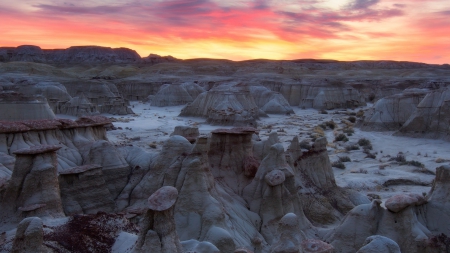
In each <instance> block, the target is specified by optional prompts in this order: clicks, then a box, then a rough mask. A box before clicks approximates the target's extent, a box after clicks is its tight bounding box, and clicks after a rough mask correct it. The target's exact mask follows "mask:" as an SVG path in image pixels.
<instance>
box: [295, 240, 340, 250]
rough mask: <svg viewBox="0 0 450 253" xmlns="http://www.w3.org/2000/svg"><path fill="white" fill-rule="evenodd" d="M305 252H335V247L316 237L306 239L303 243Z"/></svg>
mask: <svg viewBox="0 0 450 253" xmlns="http://www.w3.org/2000/svg"><path fill="white" fill-rule="evenodd" d="M301 246H302V252H303V253H333V252H334V247H333V246H332V245H330V244H328V243H326V242H323V241H320V240H316V239H306V240H303V241H302V243H301Z"/></svg>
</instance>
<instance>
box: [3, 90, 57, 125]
mask: <svg viewBox="0 0 450 253" xmlns="http://www.w3.org/2000/svg"><path fill="white" fill-rule="evenodd" d="M0 110H1V111H2V113H1V114H0V121H17V120H39V119H54V118H55V114H54V113H53V111H52V109H51V108H50V106H49V105H48V103H47V100H46V99H45V98H42V97H25V96H23V95H21V94H18V93H0Z"/></svg>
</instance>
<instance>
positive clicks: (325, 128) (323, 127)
mask: <svg viewBox="0 0 450 253" xmlns="http://www.w3.org/2000/svg"><path fill="white" fill-rule="evenodd" d="M319 126H320V127H321V128H322V129H323V130H327V125H325V124H323V123H322V124H320V125H319Z"/></svg>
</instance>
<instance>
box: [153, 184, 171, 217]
mask: <svg viewBox="0 0 450 253" xmlns="http://www.w3.org/2000/svg"><path fill="white" fill-rule="evenodd" d="M177 197H178V191H177V188H175V187H172V186H163V187H161V188H159V189H158V190H157V191H156V192H154V193H153V194H152V195H151V196H150V197H149V198H148V208H149V209H151V210H154V211H164V210H167V209H169V208H170V207H172V206H173V205H174V204H175V201H176V200H177Z"/></svg>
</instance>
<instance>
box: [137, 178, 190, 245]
mask: <svg viewBox="0 0 450 253" xmlns="http://www.w3.org/2000/svg"><path fill="white" fill-rule="evenodd" d="M177 196H178V191H177V189H176V188H175V187H172V186H164V187H161V188H160V189H158V190H157V191H156V192H154V193H153V194H152V195H151V196H150V197H149V198H148V208H149V210H148V211H147V213H146V214H145V216H144V219H143V222H142V224H140V227H141V231H140V234H139V237H138V240H137V243H136V245H135V248H134V252H136V253H138V252H139V253H140V252H158V253H159V252H160V253H181V252H183V248H182V246H181V243H180V239H179V237H178V234H177V231H176V228H175V218H174V204H175V201H176V199H177Z"/></svg>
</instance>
